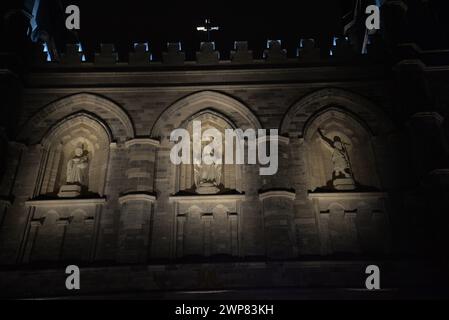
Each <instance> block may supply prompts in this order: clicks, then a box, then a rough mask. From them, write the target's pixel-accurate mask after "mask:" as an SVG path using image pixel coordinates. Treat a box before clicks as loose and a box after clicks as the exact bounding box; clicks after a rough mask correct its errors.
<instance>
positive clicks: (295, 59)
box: [31, 38, 383, 67]
mask: <svg viewBox="0 0 449 320" xmlns="http://www.w3.org/2000/svg"><path fill="white" fill-rule="evenodd" d="M36 46H37V47H36V48H35V49H34V50H33V52H32V53H31V55H32V56H33V60H34V63H35V64H36V65H39V66H59V65H64V66H65V67H66V66H73V67H79V66H83V67H119V66H132V67H134V66H139V67H142V66H157V65H160V66H183V65H186V66H192V65H203V66H212V65H226V64H233V65H251V64H255V65H263V64H267V65H273V64H276V65H284V64H287V65H290V64H297V63H310V62H312V63H313V62H320V63H324V62H348V61H354V59H361V60H363V59H367V58H373V57H375V55H374V53H375V52H383V51H382V50H381V48H380V47H382V43H381V42H379V41H377V40H376V42H375V43H373V44H372V45H370V46H369V50H368V52H367V53H365V54H358V53H356V52H355V51H354V50H353V46H352V44H351V43H350V42H349V40H348V39H347V38H335V41H334V44H333V45H332V46H331V47H330V48H329V47H328V46H325V47H322V48H320V47H318V46H317V44H316V42H315V40H314V39H301V40H300V41H299V42H298V47H297V49H296V50H295V51H294V52H289V51H288V50H287V49H286V48H285V47H284V46H283V43H282V42H281V41H280V40H268V41H267V43H266V47H265V49H264V50H263V52H262V54H261V56H256V55H255V54H254V51H253V50H252V48H251V44H250V43H248V42H247V41H235V43H234V47H233V50H231V52H230V54H229V60H224V59H222V56H226V55H223V54H221V52H220V51H218V50H217V49H216V45H215V42H202V43H201V44H200V46H199V50H198V51H197V52H196V53H195V55H194V56H195V60H193V61H188V60H186V53H185V51H184V50H183V48H182V44H181V43H180V42H169V43H167V46H166V49H165V50H164V51H163V52H162V53H161V54H157V56H160V57H161V59H159V60H156V59H154V58H153V54H154V53H157V52H152V50H151V46H150V44H149V43H147V42H146V43H135V44H134V45H133V49H132V50H131V51H130V52H129V53H128V54H124V55H119V54H118V52H117V51H116V49H115V46H114V44H107V43H102V44H100V45H99V48H98V49H97V50H96V52H94V53H93V55H92V54H90V55H88V54H87V52H84V51H83V49H82V46H81V45H80V44H67V45H66V47H65V50H63V52H60V53H59V54H58V57H60V58H58V57H55V56H50V55H49V54H47V51H45V50H47V49H46V46H45V44H43V45H42V44H38V45H36ZM86 57H93V58H88V59H86ZM119 57H121V58H120V59H119Z"/></svg>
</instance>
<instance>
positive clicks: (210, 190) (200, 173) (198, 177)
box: [194, 151, 222, 194]
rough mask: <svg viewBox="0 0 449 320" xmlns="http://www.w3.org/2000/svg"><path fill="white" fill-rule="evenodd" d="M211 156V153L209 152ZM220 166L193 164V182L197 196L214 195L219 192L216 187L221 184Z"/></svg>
mask: <svg viewBox="0 0 449 320" xmlns="http://www.w3.org/2000/svg"><path fill="white" fill-rule="evenodd" d="M211 156H213V151H211ZM221 170H222V165H221V164H216V163H214V164H209V165H208V164H202V163H201V164H195V165H194V180H195V186H196V192H197V193H199V194H215V193H218V191H220V189H219V188H218V186H219V185H220V184H221Z"/></svg>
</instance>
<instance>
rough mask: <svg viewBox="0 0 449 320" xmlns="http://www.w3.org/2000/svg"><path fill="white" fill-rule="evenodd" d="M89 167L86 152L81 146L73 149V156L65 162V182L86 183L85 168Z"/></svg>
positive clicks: (83, 184)
mask: <svg viewBox="0 0 449 320" xmlns="http://www.w3.org/2000/svg"><path fill="white" fill-rule="evenodd" d="M88 168H89V158H88V157H87V152H85V151H84V150H83V149H82V148H76V149H75V156H74V157H73V158H72V159H70V160H69V162H68V163H67V179H66V181H67V183H68V184H79V185H82V186H86V185H87V170H88Z"/></svg>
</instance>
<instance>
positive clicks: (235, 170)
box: [176, 109, 242, 193]
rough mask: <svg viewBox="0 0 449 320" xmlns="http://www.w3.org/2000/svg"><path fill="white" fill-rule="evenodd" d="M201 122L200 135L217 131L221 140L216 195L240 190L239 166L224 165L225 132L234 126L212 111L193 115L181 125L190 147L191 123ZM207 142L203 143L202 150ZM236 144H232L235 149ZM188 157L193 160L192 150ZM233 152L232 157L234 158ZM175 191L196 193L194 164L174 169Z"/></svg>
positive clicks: (191, 136) (191, 139)
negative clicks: (186, 134) (187, 134)
mask: <svg viewBox="0 0 449 320" xmlns="http://www.w3.org/2000/svg"><path fill="white" fill-rule="evenodd" d="M194 121H200V122H201V129H202V132H201V134H202V133H203V132H204V131H206V130H208V129H217V130H218V131H219V132H220V133H221V135H222V138H223V154H222V164H221V165H220V166H218V169H217V170H218V171H219V176H220V182H219V184H218V185H217V188H218V189H219V191H218V192H217V193H223V192H228V191H233V190H238V191H240V190H241V166H242V165H237V164H226V163H225V157H226V151H225V146H224V138H225V130H226V129H235V125H234V124H233V123H232V122H230V121H229V120H228V119H226V118H225V117H224V116H223V115H221V114H219V113H218V112H216V111H213V110H210V109H208V110H203V111H201V112H199V113H198V114H195V115H193V116H191V117H190V118H188V119H187V120H185V121H184V122H183V123H181V124H180V125H181V128H184V129H186V130H187V131H188V132H189V134H190V142H191V144H190V145H191V146H193V122H194ZM208 143H209V142H203V144H202V148H204V146H205V145H207V144H208ZM235 145H236V143H235V144H234V148H235ZM190 153H191V154H190V156H191V159H193V148H191V149H190ZM235 154H236V153H235V150H234V157H235ZM176 172H177V174H176V177H177V183H176V186H177V187H176V189H177V192H188V193H195V192H196V191H197V185H196V184H197V181H195V180H196V179H195V165H194V164H181V165H180V166H177V167H176Z"/></svg>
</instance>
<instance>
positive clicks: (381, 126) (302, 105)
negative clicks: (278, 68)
mask: <svg viewBox="0 0 449 320" xmlns="http://www.w3.org/2000/svg"><path fill="white" fill-rule="evenodd" d="M329 107H336V108H338V109H340V110H341V111H342V112H347V113H350V114H352V115H353V118H356V119H362V120H363V121H364V123H365V124H366V125H367V128H369V131H370V132H371V133H372V134H373V135H378V134H381V133H387V132H391V131H392V130H393V125H392V123H391V122H390V120H389V119H388V118H387V117H386V115H385V114H384V113H383V112H382V111H381V110H380V108H379V107H378V106H377V105H376V104H374V103H373V102H371V101H370V100H368V99H366V98H364V97H362V96H360V95H358V94H355V93H352V92H350V91H347V90H343V89H339V88H326V89H320V90H318V91H315V92H313V93H311V94H309V95H307V96H305V97H303V98H301V99H300V100H299V101H298V102H296V103H295V104H294V105H293V106H292V107H291V108H290V109H289V110H288V111H287V113H286V114H285V116H284V118H283V120H282V123H281V126H280V133H281V134H282V135H288V136H290V137H294V136H299V137H303V136H304V134H305V130H306V127H307V123H308V122H309V120H310V118H311V117H313V116H314V115H315V114H316V113H318V112H320V111H322V110H323V109H325V108H329Z"/></svg>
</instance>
